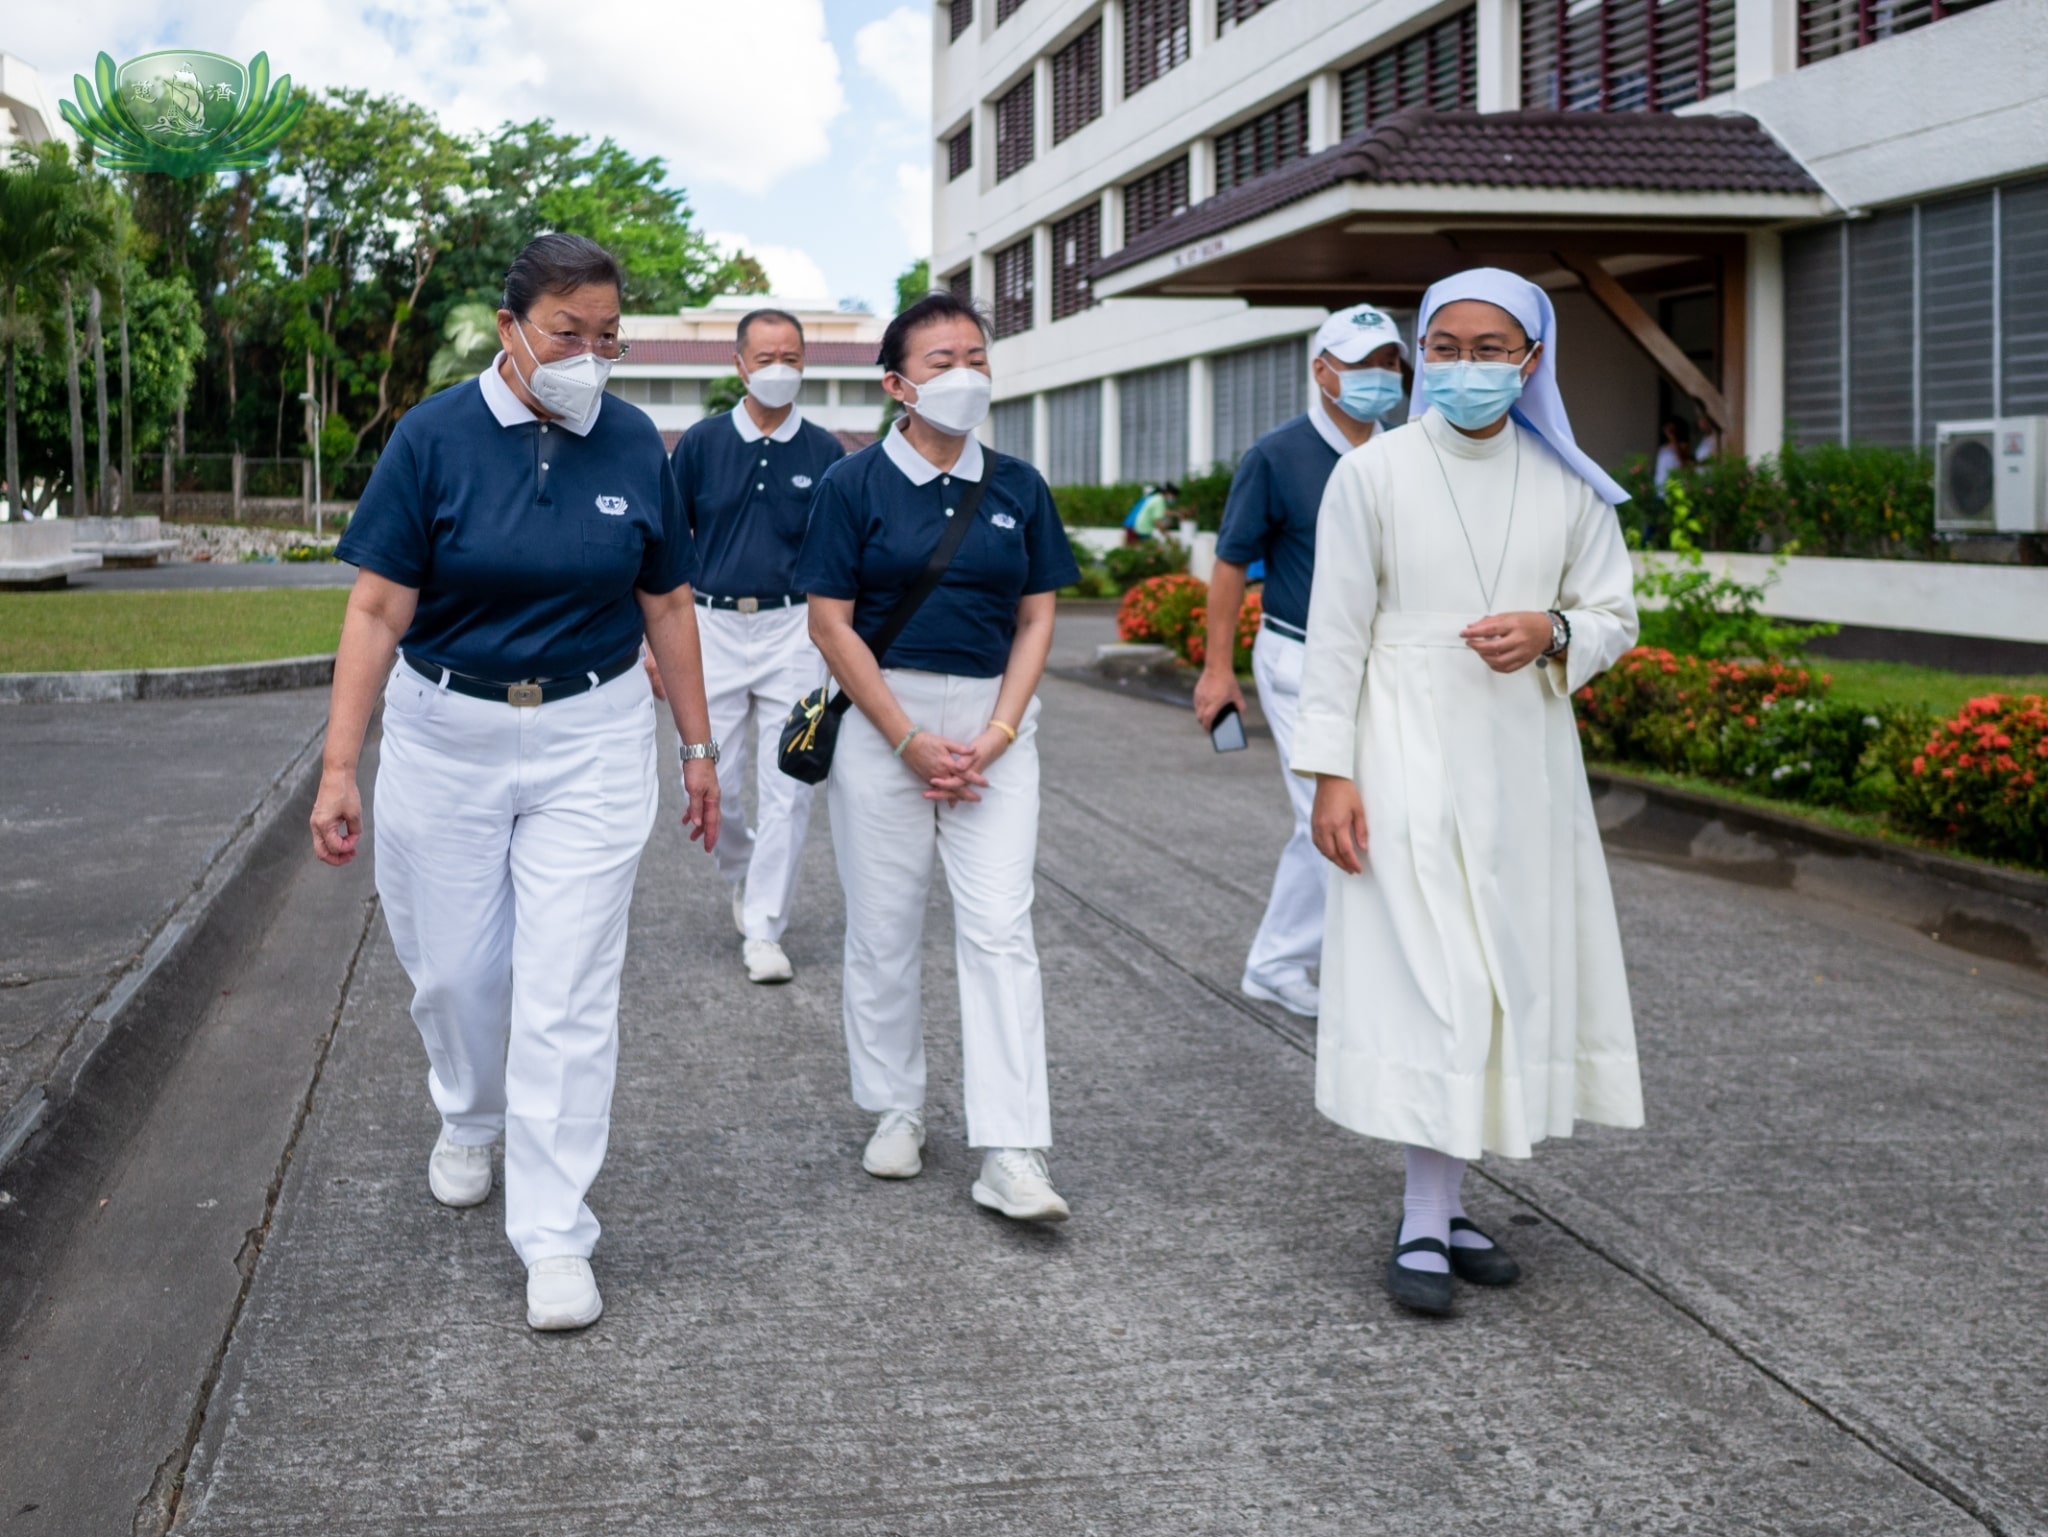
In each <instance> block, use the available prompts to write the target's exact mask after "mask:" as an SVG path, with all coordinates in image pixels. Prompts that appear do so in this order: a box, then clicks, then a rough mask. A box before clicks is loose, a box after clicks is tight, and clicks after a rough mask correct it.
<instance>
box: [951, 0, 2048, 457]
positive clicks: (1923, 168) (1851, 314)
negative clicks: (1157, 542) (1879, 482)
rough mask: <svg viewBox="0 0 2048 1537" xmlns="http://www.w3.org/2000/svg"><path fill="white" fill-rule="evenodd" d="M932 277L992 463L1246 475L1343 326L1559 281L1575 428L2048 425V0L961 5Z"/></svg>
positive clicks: (1639, 442) (1615, 436)
mask: <svg viewBox="0 0 2048 1537" xmlns="http://www.w3.org/2000/svg"><path fill="white" fill-rule="evenodd" d="M935 31H936V38H935V43H934V47H935V50H936V54H937V59H936V68H935V72H934V80H935V87H934V113H935V116H934V125H933V126H934V156H935V175H934V185H935V192H934V208H933V226H934V246H935V251H934V260H933V272H934V273H935V274H936V275H937V279H938V280H939V281H940V282H943V283H946V284H948V285H950V286H952V287H953V288H954V289H955V290H956V291H962V292H972V293H973V294H975V295H978V296H981V297H983V298H985V299H986V300H987V302H988V303H989V305H990V307H991V310H992V312H993V317H994V321H995V329H996V334H997V337H998V340H997V342H996V345H995V348H994V353H993V358H994V368H995V375H996V392H997V399H998V404H997V407H996V413H995V416H994V418H993V429H992V435H993V437H994V439H995V441H996V443H997V446H998V447H1001V448H1003V449H1005V450H1008V451H1012V452H1017V453H1021V454H1026V455H1028V456H1029V457H1031V458H1032V459H1033V460H1034V461H1035V462H1037V463H1038V464H1039V465H1040V466H1041V467H1042V468H1043V469H1044V470H1045V471H1046V473H1047V474H1048V476H1049V477H1050V478H1051V479H1052V480H1054V481H1055V482H1056V483H1058V482H1068V481H1084V480H1139V479H1156V478H1161V477H1164V476H1169V475H1173V474H1177V473H1179V472H1181V471H1184V470H1186V469H1189V468H1196V467H1201V466H1204V465H1207V464H1209V463H1212V462H1215V461H1218V460H1226V461H1227V460H1230V459H1232V458H1234V457H1235V456H1236V455H1237V454H1238V453H1240V452H1242V450H1243V449H1244V447H1245V446H1246V445H1247V444H1249V443H1250V441H1251V440H1252V439H1253V438H1254V437H1255V436H1256V435H1257V434H1258V433H1259V432H1261V431H1263V430H1265V429H1266V428H1268V427H1270V426H1272V425H1274V424H1275V423H1277V422H1278V421H1280V420H1283V419H1284V418H1285V417H1287V416H1288V415H1291V414H1292V413H1294V412H1296V411H1298V410H1300V409H1301V408H1302V404H1303V402H1304V399H1305V395H1306V391H1307V389H1308V388H1309V387H1310V386H1309V382H1308V373H1307V358H1306V338H1307V336H1308V334H1309V333H1310V332H1311V331H1312V330H1313V329H1314V327H1315V326H1316V324H1317V323H1318V322H1319V321H1320V320H1321V319H1322V318H1323V316H1324V315H1325V314H1326V313H1327V309H1326V306H1331V305H1338V304H1343V303H1348V302H1355V301H1358V300H1370V301H1372V302H1375V303H1377V304H1380V305H1381V306H1383V307H1386V308H1389V309H1392V310H1394V311H1395V312H1396V313H1404V312H1412V309H1413V306H1414V305H1415V303H1416V302H1417V300H1418V299H1419V297H1420V294H1421V290H1422V289H1423V287H1425V286H1426V285H1427V284H1428V283H1429V282H1430V281H1432V280H1433V279H1434V278H1436V277H1439V276H1442V275H1444V274H1446V273H1448V272H1451V271H1454V270H1457V269H1458V268H1460V267H1463V266H1469V265H1475V264H1479V263H1482V262H1484V263H1492V264H1496V265H1503V266H1510V267H1514V268H1516V269H1518V270H1520V271H1522V272H1523V273H1525V274H1526V275H1528V276H1529V277H1531V278H1533V279H1535V280H1536V281H1538V282H1540V283H1542V284H1543V286H1544V287H1545V288H1546V289H1549V290H1551V291H1552V293H1553V297H1554V299H1555V300H1556V303H1557V305H1558V310H1559V315H1560V332H1561V337H1562V345H1561V346H1560V347H1559V349H1558V359H1559V366H1560V370H1561V373H1562V375H1563V379H1564V384H1565V388H1566V390H1567V393H1568V395H1569V397H1570V399H1571V401H1572V404H1573V408H1574V418H1575V422H1576V423H1577V424H1578V426H1579V430H1580V435H1581V440H1582V442H1584V443H1585V444H1586V446H1587V447H1588V448H1589V449H1590V450H1592V451H1593V452H1594V453H1595V454H1597V455H1598V456H1599V457H1600V458H1602V459H1603V460H1604V461H1606V462H1609V463H1612V464H1618V463H1619V462H1620V460H1622V459H1623V458H1625V457H1626V456H1627V455H1629V454H1631V453H1636V452H1647V451H1649V450H1650V449H1651V448H1652V447H1653V446H1654V445H1655V443H1656V440H1657V432H1658V423H1659V419H1660V417H1661V416H1662V415H1664V414H1667V413H1673V412H1681V413H1683V414H1684V415H1686V416H1688V417H1690V416H1691V415H1692V414H1693V412H1694V410H1695V408H1696V406H1697V407H1698V408H1699V409H1701V410H1703V412H1704V414H1705V415H1706V416H1707V417H1708V418H1709V419H1711V420H1712V421H1713V422H1714V423H1715V424H1716V425H1717V426H1718V428H1719V432H1720V435H1721V438H1722V440H1723V441H1724V442H1725V443H1727V444H1728V445H1729V446H1731V447H1739V448H1742V449H1745V450H1747V451H1748V452H1751V453H1758V452H1766V451H1769V450H1771V449H1773V448H1775V447H1777V446H1778V445H1779V444H1780V443H1781V442H1782V441H1784V439H1785V436H1786V434H1787V433H1788V431H1789V432H1790V433H1791V434H1793V435H1794V436H1795V437H1796V438H1799V439H1803V440H1816V439H1833V438H1841V439H1848V438H1851V437H1854V438H1857V439H1868V440H1873V441H1881V442H1895V443H1911V442H1918V443H1925V442H1927V441H1929V440H1930V439H1931V438H1932V436H1933V432H1934V424H1935V422H1936V421H1937V420H1938V419H1939V420H1946V419H1951V418H1954V417H1959V416H1990V415H1999V414H2013V413H2019V412H2048V175H2044V174H2043V173H2044V172H2048V0H1448V3H1443V0H1438V3H1431V0H1368V3H1360V0H939V3H938V5H937V15H936V28H935Z"/></svg>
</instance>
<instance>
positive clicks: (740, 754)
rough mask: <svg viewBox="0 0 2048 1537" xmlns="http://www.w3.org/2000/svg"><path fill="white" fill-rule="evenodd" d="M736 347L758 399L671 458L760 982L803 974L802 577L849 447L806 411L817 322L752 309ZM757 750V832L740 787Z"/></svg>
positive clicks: (699, 428)
mask: <svg viewBox="0 0 2048 1537" xmlns="http://www.w3.org/2000/svg"><path fill="white" fill-rule="evenodd" d="M733 348H734V350H733V363H734V365H735V366H736V367H737V368H738V370H739V375H740V377H741V378H742V379H743V380H745V381H746V386H747V394H746V398H745V399H744V400H742V401H741V402H740V403H739V404H738V405H737V406H734V407H733V409H732V411H731V412H730V413H729V414H728V415H724V416H713V417H707V418H705V419H704V420H703V421H701V422H699V423H697V425H696V426H694V427H692V428H691V429H690V430H689V431H688V432H686V433H684V434H683V437H682V441H681V442H679V443H677V444H676V448H675V454H674V455H673V458H672V463H673V465H674V468H675V477H676V485H677V487H678V488H679V489H680V490H681V492H682V498H683V507H684V510H685V511H686V513H687V514H688V516H689V520H690V527H691V528H692V530H693V531H694V532H695V533H696V536H697V553H698V559H699V561H700V562H701V569H700V571H699V575H698V580H697V607H698V610H699V612H698V615H697V626H698V630H699V633H700V634H702V636H703V638H704V686H705V688H706V690H707V691H708V694H709V699H710V705H711V734H712V735H713V736H714V737H715V738H717V739H718V741H719V742H721V743H722V744H724V754H723V756H722V757H721V758H720V759H719V764H718V778H719V786H720V790H721V792H722V795H723V798H724V802H725V805H726V807H727V808H728V809H729V811H730V812H731V814H732V820H731V821H730V822H729V823H728V824H727V825H726V828H725V834H724V836H723V837H722V838H721V839H720V840H719V844H718V848H717V850H716V851H715V857H716V858H717V860H718V873H719V874H720V875H722V876H723V877H724V878H725V881H726V884H727V885H729V886H731V887H732V915H733V921H734V922H735V923H736V924H737V925H738V926H739V931H740V938H741V941H742V956H743V959H744V960H745V962H746V968H747V978H748V980H749V981H753V982H787V981H789V979H790V978H791V977H792V976H793V975H794V974H795V973H794V972H793V970H792V969H791V967H790V964H789V957H788V956H787V955H785V954H784V953H783V950H782V935H783V931H784V930H785V929H787V928H788V927H789V909H790V904H791V900H792V899H793V897H794V896H795V894H796V878H797V870H798V867H799V866H800V865H801V864H802V862H803V852H804V834H805V832H806V831H807V829H808V828H809V826H810V819H811V787H810V786H809V785H807V784H803V783H800V782H799V781H797V780H794V779H792V778H790V777H789V776H788V775H787V774H785V773H783V772H782V771H781V769H780V768H779V767H778V766H777V763H776V749H777V745H778V741H779V739H780V736H781V732H782V723H783V720H784V719H785V718H786V717H787V716H788V714H789V712H790V709H791V707H792V706H794V705H795V704H796V702H797V701H798V700H799V699H801V698H803V697H804V695H806V694H808V693H809V692H810V691H811V690H812V689H814V688H816V687H818V685H819V684H821V683H823V682H824V681H825V663H824V660H823V658H821V657H820V656H819V655H818V650H817V647H815V646H813V645H812V644H811V637H810V630H809V625H808V615H807V613H806V612H805V608H804V598H803V594H802V593H800V592H797V591H796V590H795V586H794V583H793V582H792V581H791V580H790V578H791V573H792V572H793V570H794V569H795V566H796V553H797V548H798V546H799V545H801V544H802V543H803V538H804V529H805V528H806V527H807V526H808V525H809V523H810V516H811V497H812V495H813V493H814V492H815V490H816V488H817V484H818V482H819V481H820V480H821V479H823V478H824V474H825V470H826V468H827V466H829V465H831V464H832V463H833V462H834V461H835V460H837V459H840V458H843V457H844V456H845V453H846V450H845V449H844V448H842V447H841V446H840V443H839V440H838V439H837V438H835V437H834V436H833V435H832V434H831V433H829V432H827V431H826V430H825V429H824V428H822V427H820V426H818V425H817V424H816V423H814V422H807V421H805V420H804V416H803V412H802V410H801V409H799V407H798V406H797V403H796V397H797V392H798V390H800V389H801V388H802V386H803V367H804V328H803V326H802V325H801V324H800V323H799V322H798V321H797V318H796V317H795V316H794V315H790V314H786V313H784V312H783V311H781V310H772V309H761V310H754V311H752V312H751V313H749V314H748V315H746V316H744V317H743V318H742V319H741V321H740V324H739V331H738V333H737V334H736V335H735V337H734V341H733ZM649 665H650V666H651V665H652V664H651V663H650V664H649ZM750 745H751V746H752V749H753V754H752V756H753V763H754V769H755V776H754V777H755V786H756V789H755V809H754V822H753V825H752V826H749V825H748V824H747V821H746V817H745V814H744V812H743V811H742V810H741V807H742V805H743V802H742V800H741V795H740V791H741V786H742V785H743V784H744V783H745V782H746V774H747V766H748V748H749V746H750Z"/></svg>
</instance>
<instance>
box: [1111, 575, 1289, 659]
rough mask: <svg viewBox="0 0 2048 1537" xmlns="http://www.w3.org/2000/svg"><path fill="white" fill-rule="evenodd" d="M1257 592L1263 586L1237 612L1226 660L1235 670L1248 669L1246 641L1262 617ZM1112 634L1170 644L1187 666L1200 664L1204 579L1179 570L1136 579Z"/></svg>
mask: <svg viewBox="0 0 2048 1537" xmlns="http://www.w3.org/2000/svg"><path fill="white" fill-rule="evenodd" d="M1263 593H1264V589H1263V588H1259V587H1254V588H1252V589H1251V590H1250V591H1249V592H1247V593H1246V594H1245V599H1244V607H1243V608H1242V609H1241V610H1239V612H1238V616H1237V654H1236V656H1235V657H1233V658H1232V665H1233V666H1234V668H1235V669H1236V670H1237V671H1238V672H1249V671H1250V670H1251V665H1252V642H1253V641H1254V640H1256V639H1258V635H1259V625H1260V624H1261V623H1262V622H1263V621H1264V619H1265V617H1266V610H1265V603H1264V598H1263ZM1116 633H1117V636H1118V638H1119V639H1121V640H1127V641H1151V642H1153V643H1155V644H1157V645H1162V646H1171V647H1172V648H1173V649H1174V650H1175V651H1176V652H1178V653H1179V654H1180V659H1181V660H1182V661H1184V662H1186V663H1187V664H1188V665H1189V666H1190V667H1200V666H1201V665H1202V663H1203V660H1204V659H1205V658H1206V657H1207V656H1208V654H1209V586H1208V583H1206V582H1204V581H1202V580H1200V579H1199V578H1197V577H1192V576H1188V575H1186V574H1185V573H1183V572H1174V573H1172V574H1170V575H1167V576H1155V577H1151V578H1148V579H1147V580H1145V581H1142V582H1140V583H1139V584H1138V585H1137V586H1135V587H1133V588H1132V589H1131V590H1130V591H1129V592H1127V593H1125V594H1124V601H1123V604H1122V606H1121V607H1119V608H1118V609H1117V614H1116Z"/></svg>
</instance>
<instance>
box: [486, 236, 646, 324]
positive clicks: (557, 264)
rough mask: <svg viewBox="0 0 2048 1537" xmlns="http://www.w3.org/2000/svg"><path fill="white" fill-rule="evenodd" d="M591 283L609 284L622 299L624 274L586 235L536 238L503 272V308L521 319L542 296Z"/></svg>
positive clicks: (624, 284) (614, 258)
mask: <svg viewBox="0 0 2048 1537" xmlns="http://www.w3.org/2000/svg"><path fill="white" fill-rule="evenodd" d="M592 283H609V284H611V286H612V287H613V288H614V289H616V290H617V291H618V293H619V294H620V296H621V297H623V296H624V294H625V292H626V274H625V273H624V272H623V271H621V270H620V267H619V263H618V259H617V258H616V257H614V256H613V255H612V253H611V252H609V251H607V250H606V249H605V248H604V247H603V246H601V245H599V244H598V243H597V242H596V241H595V240H592V239H590V238H589V237H588V236H585V235H565V234H562V233H561V232H560V231H556V232H553V233H551V234H546V235H536V236H535V237H534V238H533V239H531V240H529V241H527V243H526V249H525V250H523V251H521V252H520V253H519V254H518V255H517V256H515V257H513V258H512V265H511V266H510V267H508V268H507V269H506V270H505V308H506V309H508V310H510V311H511V312H512V313H513V314H515V315H519V316H524V315H526V314H527V312H528V311H530V310H531V309H532V308H533V307H534V305H536V304H537V303H539V302H540V300H541V297H542V295H544V294H566V293H574V292H575V291H576V290H577V289H579V288H584V287H587V286H589V285H590V284H592Z"/></svg>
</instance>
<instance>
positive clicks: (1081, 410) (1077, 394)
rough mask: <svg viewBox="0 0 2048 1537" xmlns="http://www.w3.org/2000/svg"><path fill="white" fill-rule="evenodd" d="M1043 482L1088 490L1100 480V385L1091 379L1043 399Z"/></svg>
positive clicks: (1097, 380) (1055, 391)
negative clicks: (1047, 436)
mask: <svg viewBox="0 0 2048 1537" xmlns="http://www.w3.org/2000/svg"><path fill="white" fill-rule="evenodd" d="M1045 406H1046V413H1045V414H1046V426H1047V430H1048V431H1050V432H1051V434H1052V442H1051V444H1050V445H1048V451H1047V454H1046V459H1047V461H1048V462H1047V464H1046V467H1045V478H1046V479H1047V480H1048V481H1050V482H1051V483H1052V484H1053V485H1056V486H1092V485H1094V484H1095V483H1096V482H1097V481H1099V480H1101V479H1102V381H1101V380H1099V379H1091V380H1089V381H1088V383H1086V384H1076V385H1074V386H1072V387H1071V388H1068V389H1064V390H1054V391H1053V392H1052V393H1051V394H1049V395H1047V396H1046V397H1045Z"/></svg>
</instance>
